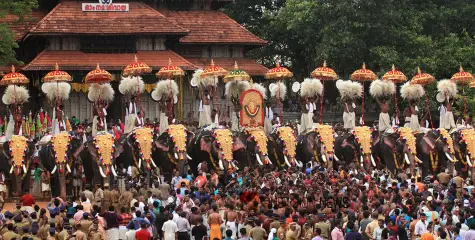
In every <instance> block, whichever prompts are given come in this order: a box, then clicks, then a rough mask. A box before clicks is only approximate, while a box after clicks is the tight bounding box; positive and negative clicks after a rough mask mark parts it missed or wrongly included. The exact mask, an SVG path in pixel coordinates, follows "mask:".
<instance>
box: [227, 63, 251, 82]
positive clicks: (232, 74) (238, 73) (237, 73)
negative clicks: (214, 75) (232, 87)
mask: <svg viewBox="0 0 475 240" xmlns="http://www.w3.org/2000/svg"><path fill="white" fill-rule="evenodd" d="M249 80H251V76H249V74H247V72H245V71H244V70H240V69H239V66H238V64H237V62H234V69H233V70H231V71H229V72H228V74H226V76H224V78H223V81H224V82H225V83H227V82H230V81H249Z"/></svg>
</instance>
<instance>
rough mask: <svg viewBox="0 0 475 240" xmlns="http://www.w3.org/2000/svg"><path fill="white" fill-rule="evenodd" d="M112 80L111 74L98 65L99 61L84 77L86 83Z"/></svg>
mask: <svg viewBox="0 0 475 240" xmlns="http://www.w3.org/2000/svg"><path fill="white" fill-rule="evenodd" d="M110 81H112V75H111V74H110V73H109V72H108V71H106V70H104V69H101V68H100V67H99V63H98V64H97V67H96V69H94V70H92V71H90V72H89V73H88V74H87V75H86V78H85V82H86V83H88V84H89V83H98V84H101V83H108V82H110Z"/></svg>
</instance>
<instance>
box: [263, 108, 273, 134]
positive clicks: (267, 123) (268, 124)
mask: <svg viewBox="0 0 475 240" xmlns="http://www.w3.org/2000/svg"><path fill="white" fill-rule="evenodd" d="M265 110H266V111H265V119H264V132H265V133H266V135H269V134H270V133H271V132H272V119H273V118H274V113H273V112H272V107H271V104H270V102H267V103H266V108H265Z"/></svg>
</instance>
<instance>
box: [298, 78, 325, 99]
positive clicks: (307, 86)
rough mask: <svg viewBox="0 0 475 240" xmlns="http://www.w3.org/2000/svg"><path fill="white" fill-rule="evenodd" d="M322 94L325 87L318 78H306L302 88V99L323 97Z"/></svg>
mask: <svg viewBox="0 0 475 240" xmlns="http://www.w3.org/2000/svg"><path fill="white" fill-rule="evenodd" d="M322 92H323V85H322V83H321V82H320V80H318V79H316V78H305V80H304V81H303V82H302V84H301V86H300V96H302V97H316V96H321V95H322Z"/></svg>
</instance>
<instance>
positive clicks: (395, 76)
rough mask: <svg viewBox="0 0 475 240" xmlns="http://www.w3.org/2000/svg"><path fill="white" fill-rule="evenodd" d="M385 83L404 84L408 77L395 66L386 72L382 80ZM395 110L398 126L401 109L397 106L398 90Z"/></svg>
mask: <svg viewBox="0 0 475 240" xmlns="http://www.w3.org/2000/svg"><path fill="white" fill-rule="evenodd" d="M381 79H383V80H385V81H391V82H393V83H394V84H398V83H403V82H405V81H407V77H406V75H404V73H403V72H401V71H399V70H396V67H394V64H393V66H392V68H391V70H390V71H388V72H386V73H385V74H384V75H383V77H382V78H381ZM394 108H395V109H396V125H399V108H398V105H397V88H396V91H394Z"/></svg>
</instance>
